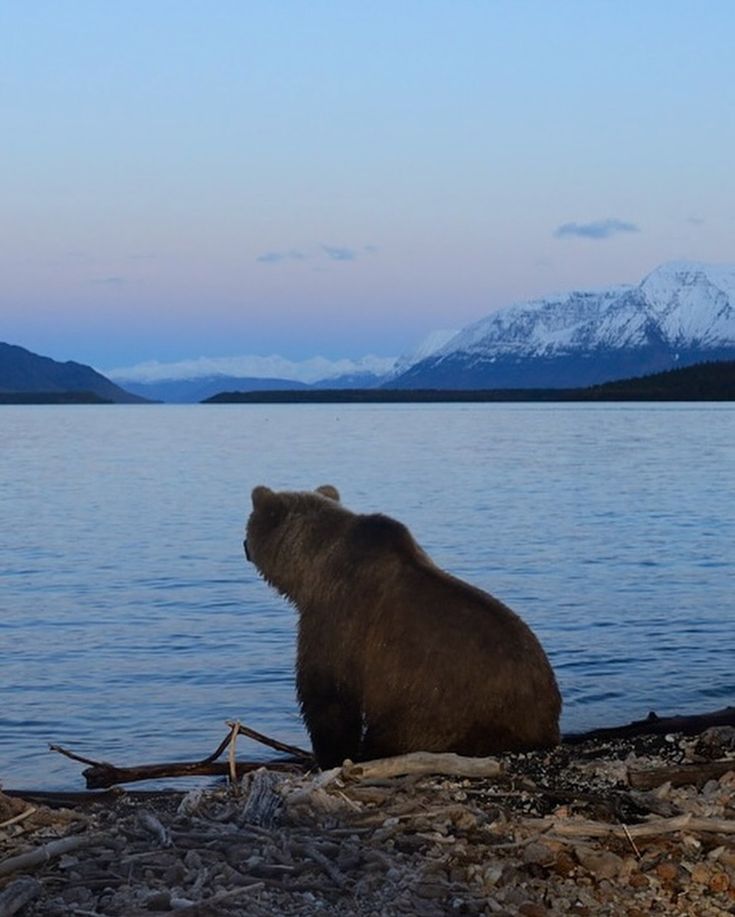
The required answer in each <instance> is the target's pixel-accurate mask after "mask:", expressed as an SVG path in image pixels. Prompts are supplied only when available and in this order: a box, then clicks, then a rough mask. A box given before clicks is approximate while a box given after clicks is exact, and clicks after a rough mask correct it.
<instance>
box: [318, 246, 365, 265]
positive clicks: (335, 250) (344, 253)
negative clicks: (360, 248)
mask: <svg viewBox="0 0 735 917" xmlns="http://www.w3.org/2000/svg"><path fill="white" fill-rule="evenodd" d="M322 251H323V252H324V254H325V255H326V256H327V258H329V259H330V260H331V261H354V260H355V259H356V258H357V252H356V251H355V249H354V248H346V247H345V246H342V245H322Z"/></svg>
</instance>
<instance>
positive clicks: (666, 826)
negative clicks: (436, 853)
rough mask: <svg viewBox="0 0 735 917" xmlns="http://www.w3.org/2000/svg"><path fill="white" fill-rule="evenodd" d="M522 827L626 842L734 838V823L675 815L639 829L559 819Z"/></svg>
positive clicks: (528, 822) (529, 822) (527, 821)
mask: <svg viewBox="0 0 735 917" xmlns="http://www.w3.org/2000/svg"><path fill="white" fill-rule="evenodd" d="M523 825H524V827H527V828H531V829H533V830H535V831H548V832H549V834H553V835H554V837H558V838H566V837H570V838H574V837H607V836H608V835H611V834H612V835H614V836H615V837H620V838H623V839H624V840H629V839H630V838H632V837H653V836H655V835H657V834H670V833H671V832H673V831H684V830H686V831H689V832H694V831H701V832H711V833H713V834H735V821H733V820H732V819H727V818H697V817H695V816H693V815H690V814H688V813H687V814H686V815H676V816H675V817H674V818H658V819H655V820H654V821H649V822H643V823H642V824H640V825H608V824H605V823H604V822H597V821H569V820H567V819H560V818H554V817H550V818H527V819H525V820H524V821H523Z"/></svg>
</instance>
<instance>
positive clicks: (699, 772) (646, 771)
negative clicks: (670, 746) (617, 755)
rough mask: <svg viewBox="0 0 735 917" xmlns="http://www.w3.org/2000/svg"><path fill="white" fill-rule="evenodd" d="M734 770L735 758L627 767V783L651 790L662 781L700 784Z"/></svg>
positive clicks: (638, 788) (682, 784) (677, 783)
mask: <svg viewBox="0 0 735 917" xmlns="http://www.w3.org/2000/svg"><path fill="white" fill-rule="evenodd" d="M732 770H735V758H726V759H723V760H721V761H705V762H703V763H701V764H699V763H698V764H675V765H672V766H669V767H646V768H633V767H630V768H628V783H630V785H631V786H632V787H634V788H635V789H637V790H652V789H654V788H655V787H657V786H661V784H662V783H670V784H671V785H672V786H687V785H689V784H696V785H697V786H701V785H702V784H704V783H706V782H707V781H708V780H718V779H719V778H720V777H722V775H723V774H726V773H727V772H728V771H732Z"/></svg>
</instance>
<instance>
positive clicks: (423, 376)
mask: <svg viewBox="0 0 735 917" xmlns="http://www.w3.org/2000/svg"><path fill="white" fill-rule="evenodd" d="M723 359H735V266H733V265H708V264H700V263H695V262H672V263H668V264H664V265H662V266H661V267H659V268H657V269H656V270H654V271H653V272H652V273H651V274H649V275H648V276H647V277H646V278H644V280H643V281H642V282H641V283H640V284H638V285H637V286H620V287H613V288H611V289H605V290H599V291H582V292H579V291H577V292H572V293H566V294H564V295H561V296H552V297H548V298H545V299H538V300H533V301H531V302H526V303H519V304H516V305H512V306H509V307H507V308H505V309H501V310H499V311H498V312H495V313H493V314H492V315H489V316H488V317H487V318H483V319H481V320H480V321H478V322H475V323H474V324H472V325H469V326H468V327H467V328H465V329H463V330H462V331H460V332H459V333H458V334H457V335H455V336H454V337H453V338H452V339H451V340H450V341H448V342H447V343H446V344H445V345H444V346H443V347H441V348H439V349H438V350H437V351H436V352H435V353H433V354H432V355H430V356H429V357H427V358H426V359H423V360H420V361H419V362H417V363H415V364H414V365H413V366H410V367H409V368H408V369H407V370H406V371H404V372H403V373H402V375H400V376H399V377H397V378H395V379H392V380H391V381H390V382H389V383H388V384H389V385H390V386H391V387H396V388H532V387H550V388H554V387H575V386H580V385H592V384H596V383H598V382H605V381H608V380H611V379H620V378H625V377H629V376H636V375H643V374H646V373H650V372H657V371H660V370H664V369H670V368H672V367H674V366H686V365H690V364H692V363H697V362H701V361H703V360H723Z"/></svg>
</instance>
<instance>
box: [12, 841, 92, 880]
mask: <svg viewBox="0 0 735 917" xmlns="http://www.w3.org/2000/svg"><path fill="white" fill-rule="evenodd" d="M99 841H100V838H99V837H98V836H95V835H93V834H72V835H71V836H69V837H62V838H60V839H59V840H56V841H49V843H48V844H43V845H42V846H41V847H36V848H35V849H34V850H29V851H28V852H27V853H19V854H18V855H17V856H14V857H7V858H6V859H4V860H2V861H1V862H0V876H9V875H11V874H12V873H14V872H18V871H19V870H21V869H33V868H34V867H36V866H41V865H42V864H43V863H47V862H48V861H49V860H51V859H53V858H54V857H60V856H62V855H63V854H65V853H70V852H71V851H72V850H78V849H79V848H80V847H91V846H92V845H94V844H97V843H99Z"/></svg>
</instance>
